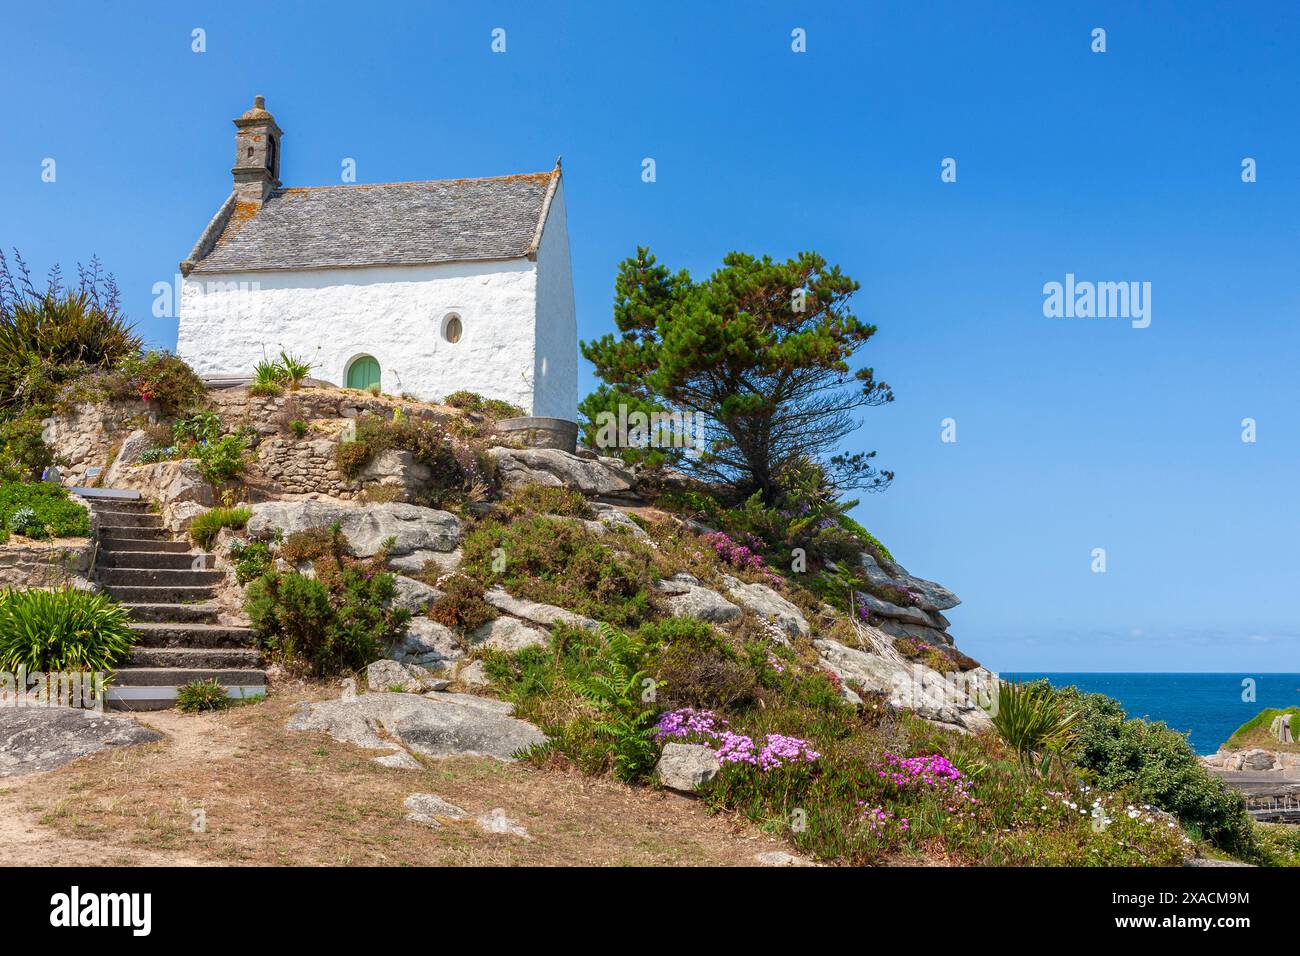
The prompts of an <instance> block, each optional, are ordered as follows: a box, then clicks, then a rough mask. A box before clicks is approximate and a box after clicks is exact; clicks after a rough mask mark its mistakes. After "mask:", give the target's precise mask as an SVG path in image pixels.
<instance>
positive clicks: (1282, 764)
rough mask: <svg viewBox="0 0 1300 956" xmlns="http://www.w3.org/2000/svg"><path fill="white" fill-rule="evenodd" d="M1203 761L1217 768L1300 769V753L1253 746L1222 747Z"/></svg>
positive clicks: (1240, 769) (1232, 769)
mask: <svg viewBox="0 0 1300 956" xmlns="http://www.w3.org/2000/svg"><path fill="white" fill-rule="evenodd" d="M1201 763H1203V764H1205V766H1207V767H1211V768H1213V769H1215V770H1231V771H1235V772H1241V771H1256V772H1260V771H1266V770H1300V753H1289V752H1287V751H1273V750H1264V749H1263V748H1261V747H1253V748H1251V749H1249V750H1226V749H1220V750H1219V751H1218V752H1217V753H1212V754H1210V755H1209V756H1208V757H1202V758H1201Z"/></svg>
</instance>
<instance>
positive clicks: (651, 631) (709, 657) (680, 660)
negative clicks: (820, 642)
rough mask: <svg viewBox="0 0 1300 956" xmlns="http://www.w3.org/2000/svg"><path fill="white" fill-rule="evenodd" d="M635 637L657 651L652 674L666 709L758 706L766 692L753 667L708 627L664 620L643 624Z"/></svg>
mask: <svg viewBox="0 0 1300 956" xmlns="http://www.w3.org/2000/svg"><path fill="white" fill-rule="evenodd" d="M637 636H638V637H639V638H641V640H642V641H644V642H645V644H646V645H647V646H648V647H651V648H657V649H658V650H657V651H656V652H655V654H654V656H653V657H652V659H651V661H650V663H649V665H648V669H649V671H650V673H651V675H652V676H653V677H654V679H655V683H656V685H658V686H659V687H660V688H661V689H660V690H659V692H658V701H657V702H658V704H659V705H660V706H661V707H663V708H668V709H672V708H682V707H698V708H708V709H712V708H724V709H727V710H735V709H738V708H746V707H749V706H750V705H752V704H754V703H755V702H756V701H757V700H758V699H759V698H760V696H762V689H761V687H760V685H759V680H758V675H757V674H756V673H755V669H754V668H753V666H752V665H751V664H750V663H749V661H747V660H745V659H743V658H742V657H741V655H739V654H738V653H737V652H736V651H735V650H734V649H732V648H731V647H729V646H728V645H727V644H726V643H724V642H723V640H722V638H721V637H720V636H719V634H718V632H717V631H715V630H714V629H713V628H712V627H711V626H710V625H709V624H708V623H707V622H705V621H699V620H696V619H694V618H687V617H681V618H664V619H663V620H659V621H653V622H651V623H649V624H643V625H642V626H641V628H640V629H639V630H638V631H637Z"/></svg>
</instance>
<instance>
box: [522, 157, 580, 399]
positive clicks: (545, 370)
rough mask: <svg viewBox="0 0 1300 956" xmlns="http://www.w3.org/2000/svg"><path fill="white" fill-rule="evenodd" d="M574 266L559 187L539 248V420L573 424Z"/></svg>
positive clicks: (575, 357) (536, 375)
mask: <svg viewBox="0 0 1300 956" xmlns="http://www.w3.org/2000/svg"><path fill="white" fill-rule="evenodd" d="M572 275H573V268H572V266H571V264H570V262H569V225H568V217H567V215H566V213H565V206H564V183H563V181H561V182H560V185H559V187H558V188H557V189H556V192H555V198H554V199H553V200H552V202H551V210H550V213H549V214H548V216H547V219H546V225H545V228H544V230H543V232H542V241H541V242H540V243H539V244H538V247H537V353H536V357H535V364H534V368H533V380H534V382H535V383H536V384H535V386H534V400H533V405H532V410H533V414H534V415H545V416H548V417H550V418H567V419H570V420H572V419H573V418H574V417H575V416H576V415H577V409H578V315H577V310H576V308H575V306H574V301H573V279H572Z"/></svg>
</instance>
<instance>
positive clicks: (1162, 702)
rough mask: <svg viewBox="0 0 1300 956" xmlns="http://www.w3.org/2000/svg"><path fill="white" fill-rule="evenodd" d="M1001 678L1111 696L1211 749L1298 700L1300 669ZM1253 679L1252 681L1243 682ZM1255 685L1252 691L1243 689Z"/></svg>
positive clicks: (1198, 745)
mask: <svg viewBox="0 0 1300 956" xmlns="http://www.w3.org/2000/svg"><path fill="white" fill-rule="evenodd" d="M999 676H1000V677H1002V678H1003V679H1004V680H1015V681H1028V680H1038V679H1039V678H1043V677H1045V678H1047V680H1048V681H1049V682H1050V683H1051V684H1052V686H1053V687H1069V686H1071V685H1073V686H1075V687H1078V688H1079V689H1080V690H1085V691H1088V692H1090V693H1096V694H1105V695H1106V696H1107V697H1114V698H1115V699H1116V700H1117V701H1119V702H1120V703H1121V704H1123V705H1124V710H1126V711H1127V712H1128V715H1129V716H1130V717H1141V718H1142V719H1144V720H1152V721H1155V720H1162V721H1164V722H1165V723H1166V724H1168V725H1169V726H1170V727H1172V728H1173V729H1174V730H1177V731H1179V732H1181V733H1185V734H1190V735H1191V736H1190V737H1189V738H1188V740H1189V741H1190V743H1191V745H1192V747H1193V748H1195V750H1196V752H1197V753H1198V754H1202V755H1204V754H1212V753H1214V752H1215V751H1216V750H1218V749H1219V745H1220V744H1222V743H1223V742H1224V741H1225V740H1227V739H1228V738H1229V737H1231V736H1232V733H1233V731H1235V730H1236V729H1237V728H1238V727H1240V726H1241V725H1242V724H1244V723H1245V722H1246V721H1248V720H1250V718H1252V717H1254V716H1255V715H1256V714H1258V713H1259V712H1260V711H1261V710H1263V709H1264V708H1265V707H1296V706H1300V674H1096V673H1078V674H1062V673H1057V674H1042V673H1036V672H1014V673H1007V672H1003V673H1001V674H1000V675H999ZM1251 681H1253V682H1254V683H1253V685H1251V684H1249V683H1247V682H1251ZM1252 686H1253V690H1254V694H1253V696H1252V695H1250V694H1248V693H1247V691H1248V690H1250V689H1251V687H1252Z"/></svg>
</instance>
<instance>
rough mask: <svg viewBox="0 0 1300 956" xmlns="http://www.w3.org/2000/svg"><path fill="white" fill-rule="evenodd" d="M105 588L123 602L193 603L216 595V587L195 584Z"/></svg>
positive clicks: (111, 595) (115, 585) (111, 585)
mask: <svg viewBox="0 0 1300 956" xmlns="http://www.w3.org/2000/svg"><path fill="white" fill-rule="evenodd" d="M104 590H105V591H107V592H108V594H109V597H111V598H113V599H114V600H116V601H119V602H121V603H123V604H192V603H197V602H200V601H210V600H212V598H213V597H215V596H216V594H215V592H216V589H215V588H213V587H200V586H195V585H180V586H175V585H168V586H161V585H135V584H108V585H105V587H104Z"/></svg>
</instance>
